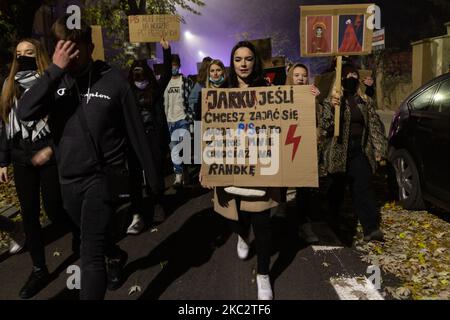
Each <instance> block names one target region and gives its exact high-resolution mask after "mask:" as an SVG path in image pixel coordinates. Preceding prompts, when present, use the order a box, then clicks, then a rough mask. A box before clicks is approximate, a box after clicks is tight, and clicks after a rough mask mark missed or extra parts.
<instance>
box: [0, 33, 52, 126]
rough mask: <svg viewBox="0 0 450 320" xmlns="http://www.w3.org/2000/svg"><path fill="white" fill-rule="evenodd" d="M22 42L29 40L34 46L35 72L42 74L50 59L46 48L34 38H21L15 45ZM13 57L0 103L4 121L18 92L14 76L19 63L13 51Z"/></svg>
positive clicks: (6, 119)
mask: <svg viewBox="0 0 450 320" xmlns="http://www.w3.org/2000/svg"><path fill="white" fill-rule="evenodd" d="M22 42H29V43H31V44H32V45H33V46H34V49H35V51H36V65H37V67H38V69H37V72H38V73H39V74H43V73H44V70H45V69H47V67H48V65H49V64H50V59H49V57H48V54H47V50H45V47H44V46H43V45H42V44H41V43H40V42H39V41H38V40H35V39H31V38H25V39H22V40H20V41H19V42H18V43H17V46H18V45H19V44H20V43H22ZM17 46H16V48H17ZM13 57H14V58H13V62H12V65H11V70H10V71H9V76H8V78H7V79H6V81H5V84H4V87H3V90H2V97H1V103H0V111H1V117H2V118H3V120H4V121H5V122H7V121H8V117H9V113H10V112H11V109H12V107H13V105H14V99H17V98H18V97H19V94H20V92H19V87H18V86H17V85H16V81H15V80H14V77H15V76H16V74H17V72H18V70H19V63H18V62H17V54H16V52H15V51H14V54H13Z"/></svg>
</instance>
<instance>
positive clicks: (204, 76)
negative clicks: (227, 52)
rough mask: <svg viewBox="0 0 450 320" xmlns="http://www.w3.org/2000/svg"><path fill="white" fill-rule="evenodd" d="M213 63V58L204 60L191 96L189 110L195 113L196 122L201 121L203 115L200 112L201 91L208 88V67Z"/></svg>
mask: <svg viewBox="0 0 450 320" xmlns="http://www.w3.org/2000/svg"><path fill="white" fill-rule="evenodd" d="M211 61H212V58H211V57H205V58H203V60H202V63H201V65H200V69H199V70H198V75H197V81H196V82H195V84H194V86H193V87H192V90H191V93H190V94H189V109H190V110H192V112H193V113H194V121H200V120H201V116H202V115H201V113H200V111H199V110H200V98H201V90H202V89H203V88H204V87H205V86H206V81H207V80H208V66H209V64H210V62H211Z"/></svg>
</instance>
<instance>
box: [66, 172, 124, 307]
mask: <svg viewBox="0 0 450 320" xmlns="http://www.w3.org/2000/svg"><path fill="white" fill-rule="evenodd" d="M61 187H62V194H63V200H64V207H65V208H66V210H67V212H68V213H69V215H70V217H71V218H72V219H73V221H74V222H75V223H76V224H77V225H78V226H79V227H80V230H81V250H80V256H81V291H80V299H83V300H100V299H103V298H104V296H105V292H106V263H105V257H110V258H114V257H116V256H117V254H118V252H119V248H118V247H117V246H115V245H114V243H113V241H112V238H111V223H112V215H113V213H114V210H115V207H116V205H114V204H113V203H112V202H111V201H110V197H109V195H108V192H107V187H106V180H105V178H104V176H101V175H98V176H90V177H86V178H84V179H83V180H81V181H79V182H76V183H71V184H63V185H61Z"/></svg>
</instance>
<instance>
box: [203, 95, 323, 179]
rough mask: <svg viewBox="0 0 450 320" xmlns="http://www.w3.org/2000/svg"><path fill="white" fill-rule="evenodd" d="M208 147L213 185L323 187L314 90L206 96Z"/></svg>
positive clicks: (207, 175)
mask: <svg viewBox="0 0 450 320" xmlns="http://www.w3.org/2000/svg"><path fill="white" fill-rule="evenodd" d="M202 141H203V151H202V152H203V157H202V159H203V164H202V172H203V176H204V179H205V183H206V184H208V185H213V186H228V185H235V186H261V187H263V186H292V187H301V186H304V187H314V186H317V184H318V176H317V143H316V113H315V99H314V96H313V95H312V94H311V89H310V87H309V86H280V87H274V86H273V87H261V88H248V89H244V90H243V89H204V90H202Z"/></svg>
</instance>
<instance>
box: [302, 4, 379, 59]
mask: <svg viewBox="0 0 450 320" xmlns="http://www.w3.org/2000/svg"><path fill="white" fill-rule="evenodd" d="M370 6H373V4H370V3H365V4H344V5H325V6H300V26H299V27H300V51H301V52H300V54H301V56H302V57H325V56H351V55H366V54H370V53H371V52H372V35H373V30H371V29H370V26H371V24H369V23H367V22H368V21H370V18H371V15H372V13H371V10H370Z"/></svg>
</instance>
